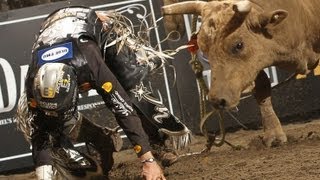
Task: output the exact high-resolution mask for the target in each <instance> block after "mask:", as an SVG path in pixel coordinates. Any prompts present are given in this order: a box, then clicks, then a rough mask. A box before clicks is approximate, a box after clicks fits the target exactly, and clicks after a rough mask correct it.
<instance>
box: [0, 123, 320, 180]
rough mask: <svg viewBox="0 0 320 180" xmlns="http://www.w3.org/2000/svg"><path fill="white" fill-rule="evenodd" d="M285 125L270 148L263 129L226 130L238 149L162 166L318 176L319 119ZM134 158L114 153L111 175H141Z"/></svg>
mask: <svg viewBox="0 0 320 180" xmlns="http://www.w3.org/2000/svg"><path fill="white" fill-rule="evenodd" d="M284 129H285V132H286V133H287V135H288V143H287V144H285V145H282V146H278V147H273V148H266V147H264V146H263V144H262V141H261V135H262V130H250V131H245V130H239V131H236V132H234V133H228V134H227V136H226V139H227V140H228V141H229V142H231V143H233V144H235V145H241V146H242V147H243V148H242V149H241V150H233V149H232V148H231V147H230V146H228V145H226V144H225V145H223V146H221V147H214V148H213V149H212V150H211V151H210V152H209V153H206V154H201V155H191V156H182V157H181V158H180V159H179V161H178V162H177V163H175V164H173V165H172V166H170V167H168V168H165V169H164V172H165V175H166V177H167V179H168V180H185V179H192V180H198V179H199V180H207V179H208V180H210V179H212V180H213V179H214V180H216V179H232V180H233V179H241V180H242V179H243V180H244V179H246V180H247V179H250V180H251V179H254V180H259V179H273V180H274V179H281V180H285V179H290V180H292V179H295V180H300V179H301V180H306V179H320V150H319V149H320V148H319V147H320V119H317V120H313V121H311V122H307V123H296V124H289V125H284ZM204 144H205V138H204V137H200V136H195V137H194V141H193V143H192V145H191V146H190V149H189V152H197V151H200V150H201V149H203V148H204ZM181 153H183V152H181ZM135 160H136V157H135V154H134V153H133V152H132V150H125V151H121V152H119V153H116V154H115V161H116V162H115V166H114V168H113V169H112V172H111V175H110V179H112V180H113V179H115V180H125V179H128V180H129V179H141V178H140V176H139V174H140V168H141V164H140V163H139V162H137V161H135ZM0 179H1V180H3V179H10V180H11V179H12V180H22V179H24V180H31V179H35V175H34V172H31V173H27V174H17V175H10V176H0Z"/></svg>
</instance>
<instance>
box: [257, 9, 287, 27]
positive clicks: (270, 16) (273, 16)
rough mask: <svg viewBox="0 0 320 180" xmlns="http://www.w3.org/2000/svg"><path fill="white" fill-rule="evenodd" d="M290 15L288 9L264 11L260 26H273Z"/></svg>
mask: <svg viewBox="0 0 320 180" xmlns="http://www.w3.org/2000/svg"><path fill="white" fill-rule="evenodd" d="M287 16H288V11H285V10H282V9H279V10H275V11H273V12H269V13H263V14H261V15H260V16H259V23H260V26H261V27H263V28H272V27H274V26H276V25H278V24H280V23H281V22H282V21H283V20H284V19H286V17H287Z"/></svg>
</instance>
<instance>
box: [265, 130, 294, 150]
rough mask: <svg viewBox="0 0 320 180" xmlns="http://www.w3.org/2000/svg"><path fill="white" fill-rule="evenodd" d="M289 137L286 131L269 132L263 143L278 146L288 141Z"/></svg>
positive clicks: (268, 145)
mask: <svg viewBox="0 0 320 180" xmlns="http://www.w3.org/2000/svg"><path fill="white" fill-rule="evenodd" d="M287 141H288V139H287V136H286V135H285V134H284V133H277V134H276V133H269V134H265V135H264V137H263V143H264V144H265V145H266V146H267V147H277V146H280V145H283V144H285V143H287Z"/></svg>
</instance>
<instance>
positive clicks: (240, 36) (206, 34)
mask: <svg viewBox="0 0 320 180" xmlns="http://www.w3.org/2000/svg"><path fill="white" fill-rule="evenodd" d="M162 11H163V14H164V15H167V14H168V15H173V14H197V15H201V17H202V24H201V28H200V30H199V32H198V45H199V47H200V49H201V50H202V51H203V53H204V54H205V55H206V56H207V58H208V60H209V64H210V68H211V88H210V91H209V94H208V95H209V100H210V101H211V102H212V104H213V105H214V106H215V107H216V108H232V107H234V106H236V105H237V104H238V103H239V100H240V96H241V93H242V92H243V91H244V90H245V89H246V88H247V87H249V86H251V85H252V84H253V82H254V80H255V78H256V76H257V74H258V73H259V71H261V70H263V69H264V68H265V67H268V66H271V65H273V64H274V63H276V62H275V61H274V57H272V56H273V55H274V54H275V53H277V52H279V51H278V49H279V48H281V47H280V46H279V45H278V43H277V41H275V40H274V39H273V33H274V32H276V31H277V30H278V29H279V27H278V24H279V23H280V22H282V21H283V20H284V19H285V18H286V17H287V12H286V11H284V10H276V11H272V12H263V11H262V10H261V9H260V8H259V6H257V5H255V4H253V3H251V2H250V1H248V0H242V1H241V0H239V1H230V0H225V1H211V2H203V1H188V2H181V3H176V4H172V5H168V6H164V7H163V9H162ZM265 49H268V51H270V52H268V51H265Z"/></svg>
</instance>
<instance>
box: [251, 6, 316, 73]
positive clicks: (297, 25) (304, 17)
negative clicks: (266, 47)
mask: <svg viewBox="0 0 320 180" xmlns="http://www.w3.org/2000/svg"><path fill="white" fill-rule="evenodd" d="M250 1H251V2H252V3H253V4H254V7H255V8H256V9H257V11H261V12H272V11H275V10H278V9H283V10H286V11H288V17H287V18H286V19H285V20H284V21H283V22H282V23H280V24H279V25H278V26H277V30H276V32H275V33H274V36H273V41H275V42H277V44H278V46H279V47H277V48H278V49H277V50H278V51H279V54H280V55H279V57H277V58H278V59H275V61H274V63H275V65H280V66H283V67H289V68H290V69H291V70H293V69H295V70H296V72H298V73H304V72H307V71H308V69H311V68H312V67H313V66H314V65H315V64H316V63H317V61H318V59H319V53H320V3H319V0H269V1H266V0H250ZM281 49H282V50H283V51H282V50H281Z"/></svg>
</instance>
